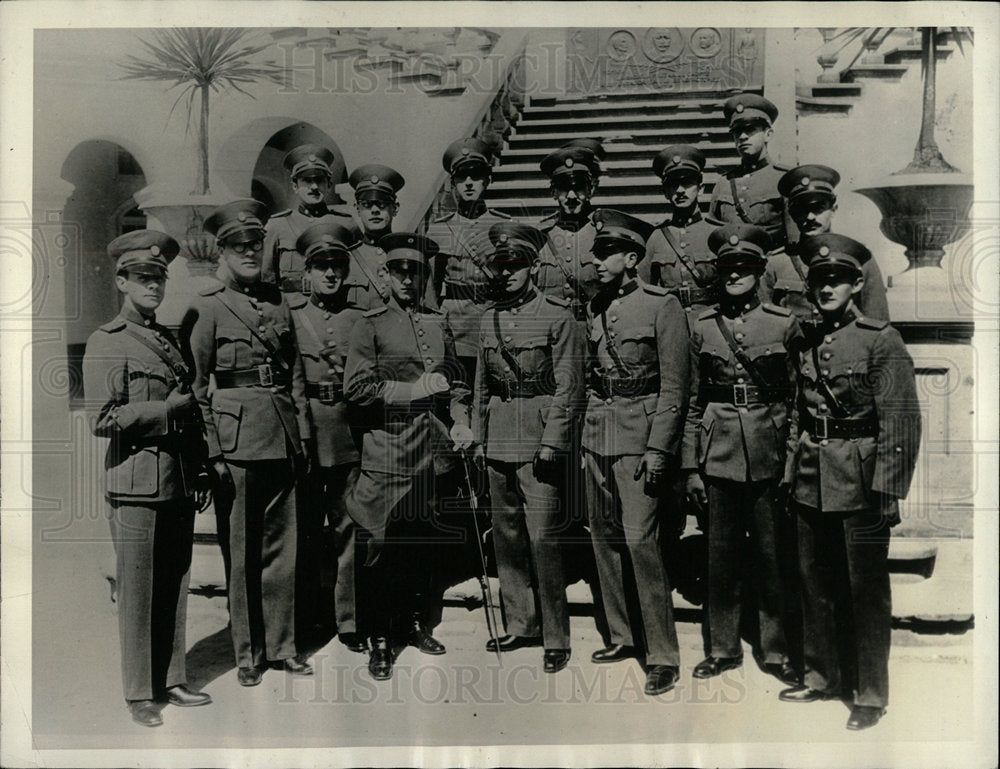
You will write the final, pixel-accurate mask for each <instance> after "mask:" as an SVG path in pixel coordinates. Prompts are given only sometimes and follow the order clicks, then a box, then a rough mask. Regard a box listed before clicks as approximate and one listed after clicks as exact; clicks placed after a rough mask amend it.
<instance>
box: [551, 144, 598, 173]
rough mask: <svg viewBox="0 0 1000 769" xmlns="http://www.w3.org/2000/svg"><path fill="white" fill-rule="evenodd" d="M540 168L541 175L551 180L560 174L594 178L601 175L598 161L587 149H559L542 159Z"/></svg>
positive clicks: (590, 150) (591, 151)
mask: <svg viewBox="0 0 1000 769" xmlns="http://www.w3.org/2000/svg"><path fill="white" fill-rule="evenodd" d="M540 167H541V169H542V173H544V174H545V175H546V176H549V177H553V178H554V177H556V176H560V175H562V174H586V175H587V176H591V177H594V176H598V175H600V173H601V164H600V161H599V160H598V159H597V155H595V154H594V151H593V150H592V149H590V148H589V147H575V146H574V147H561V148H560V149H557V150H556V151H555V152H550V153H549V154H548V155H546V156H545V157H544V158H542V162H541V163H540Z"/></svg>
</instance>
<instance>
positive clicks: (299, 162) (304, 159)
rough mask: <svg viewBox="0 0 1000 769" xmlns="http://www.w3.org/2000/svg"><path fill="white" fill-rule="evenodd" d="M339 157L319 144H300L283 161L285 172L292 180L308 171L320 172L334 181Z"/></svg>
mask: <svg viewBox="0 0 1000 769" xmlns="http://www.w3.org/2000/svg"><path fill="white" fill-rule="evenodd" d="M336 160H337V156H336V155H334V154H333V152H331V151H330V150H328V149H327V148H326V147H323V146H322V145H319V144H300V145H299V146H298V147H296V148H295V149H293V150H291V151H290V152H289V153H288V154H287V155H285V159H284V161H283V163H284V166H285V170H286V171H288V175H289V176H290V177H291V178H292V179H296V178H298V177H299V176H301V175H302V174H304V173H305V172H306V171H319V172H320V173H322V174H325V175H326V176H327V177H329V178H330V179H331V180H332V179H333V164H334V162H335V161H336Z"/></svg>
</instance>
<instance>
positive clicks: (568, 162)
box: [566, 158, 573, 168]
mask: <svg viewBox="0 0 1000 769" xmlns="http://www.w3.org/2000/svg"><path fill="white" fill-rule="evenodd" d="M572 167H573V158H566V168H572Z"/></svg>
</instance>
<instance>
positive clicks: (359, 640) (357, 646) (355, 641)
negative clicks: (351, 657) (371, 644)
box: [339, 633, 368, 654]
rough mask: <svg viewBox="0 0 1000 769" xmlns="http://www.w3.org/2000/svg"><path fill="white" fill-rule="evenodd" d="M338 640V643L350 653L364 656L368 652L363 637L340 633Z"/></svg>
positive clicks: (355, 634)
mask: <svg viewBox="0 0 1000 769" xmlns="http://www.w3.org/2000/svg"><path fill="white" fill-rule="evenodd" d="M339 638H340V642H341V643H342V644H343V645H344V646H346V647H347V648H348V649H350V650H351V651H352V652H358V653H359V654H364V653H365V652H366V651H368V643H367V642H366V641H365V639H364V637H363V636H360V635H358V634H357V633H341V634H340V636H339Z"/></svg>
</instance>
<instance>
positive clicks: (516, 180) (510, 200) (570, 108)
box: [488, 89, 761, 221]
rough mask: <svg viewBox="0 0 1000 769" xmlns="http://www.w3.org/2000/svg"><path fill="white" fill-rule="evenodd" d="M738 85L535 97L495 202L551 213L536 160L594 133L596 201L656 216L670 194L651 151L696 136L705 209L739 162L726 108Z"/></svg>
mask: <svg viewBox="0 0 1000 769" xmlns="http://www.w3.org/2000/svg"><path fill="white" fill-rule="evenodd" d="M748 90H749V91H750V92H754V93H760V91H761V89H748ZM732 93H735V92H730V91H711V90H703V89H701V90H688V91H678V90H672V91H667V92H663V93H645V92H644V93H630V94H608V95H602V96H589V97H588V96H576V97H569V96H567V97H562V98H553V99H532V100H531V102H530V104H529V105H528V106H526V107H525V109H524V111H523V112H522V114H521V116H520V119H519V120H518V121H517V124H516V126H515V127H514V129H513V130H512V131H511V134H510V135H509V137H508V139H507V142H506V145H505V147H504V150H503V153H502V155H501V157H500V165H499V166H498V167H497V168H495V169H494V172H493V182H492V184H491V185H490V188H489V191H488V197H489V201H490V205H491V206H492V207H494V208H497V209H499V210H501V211H504V212H505V213H508V214H510V215H511V216H515V217H521V218H535V217H539V216H544V215H546V214H548V213H550V212H551V211H552V209H553V205H554V204H553V201H552V198H551V196H550V194H549V182H548V179H547V178H546V177H544V176H543V175H542V173H541V171H540V170H539V167H538V164H539V163H540V162H541V160H542V158H543V157H545V155H547V154H548V153H549V152H551V151H553V150H554V149H557V148H559V147H560V146H562V145H563V144H566V143H567V142H569V141H571V140H572V139H575V138H583V137H593V138H599V139H601V140H602V141H603V143H604V148H605V151H606V157H605V160H604V162H603V164H602V165H603V168H604V173H603V175H602V178H601V184H600V188H599V189H598V191H597V195H596V196H595V198H594V204H595V205H597V206H606V207H610V208H620V209H622V210H624V211H628V212H630V213H633V214H635V215H637V216H642V217H644V218H647V219H649V220H651V221H653V220H658V219H659V218H662V212H663V207H664V199H663V193H662V190H661V186H660V181H659V179H658V178H657V177H656V176H654V175H653V171H652V160H653V157H654V156H655V155H656V153H657V152H659V151H660V150H661V149H663V148H664V147H666V146H668V145H670V144H693V145H694V146H696V147H698V148H699V149H700V150H701V151H702V152H704V153H705V155H706V157H707V158H708V165H707V166H706V169H705V184H704V188H703V191H702V196H701V199H700V203H701V206H702V209H703V210H707V208H708V202H709V200H710V199H711V196H712V190H713V188H714V187H715V184H716V183H717V181H718V180H719V178H720V177H721V176H722V175H724V174H725V173H726V172H727V171H728V170H729V169H730V168H732V167H734V166H736V165H737V164H738V163H739V157H738V155H737V153H736V149H735V147H734V146H733V142H732V140H731V139H730V136H729V129H728V126H727V124H726V121H725V117H724V115H723V112H722V105H723V103H724V102H725V100H726V99H727V98H729V96H731V95H732Z"/></svg>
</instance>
